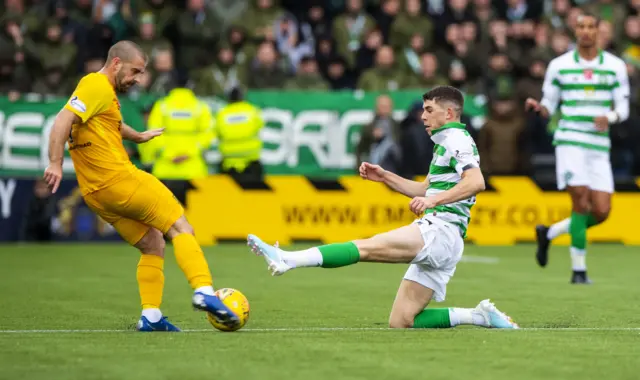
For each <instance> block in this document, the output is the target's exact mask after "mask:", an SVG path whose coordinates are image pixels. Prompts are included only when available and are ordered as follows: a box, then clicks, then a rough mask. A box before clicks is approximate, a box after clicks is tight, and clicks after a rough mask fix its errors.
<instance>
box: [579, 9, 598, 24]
mask: <svg viewBox="0 0 640 380" xmlns="http://www.w3.org/2000/svg"><path fill="white" fill-rule="evenodd" d="M580 17H591V18H593V19H594V20H596V26H598V25H600V17H598V16H596V14H595V13H592V12H587V11H583V12H582V14H580V16H578V20H579V19H580Z"/></svg>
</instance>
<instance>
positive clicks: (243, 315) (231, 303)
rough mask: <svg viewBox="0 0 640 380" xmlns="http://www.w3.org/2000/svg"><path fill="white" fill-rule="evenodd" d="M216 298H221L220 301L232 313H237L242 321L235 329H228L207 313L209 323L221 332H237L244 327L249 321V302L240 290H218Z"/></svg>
mask: <svg viewBox="0 0 640 380" xmlns="http://www.w3.org/2000/svg"><path fill="white" fill-rule="evenodd" d="M216 296H218V298H220V301H222V303H224V304H225V305H226V306H227V307H228V308H229V309H231V311H233V312H234V313H236V315H237V316H238V318H239V319H240V323H239V324H238V325H236V326H234V327H233V328H230V327H227V326H225V325H223V324H221V323H218V322H217V321H216V320H215V318H213V317H212V316H211V314H210V313H207V319H208V320H209V323H211V325H212V326H213V327H215V328H216V329H218V330H220V331H237V330H240V329H241V328H243V327H244V325H245V324H247V321H248V320H249V300H247V297H245V296H244V294H242V293H241V292H240V291H239V290H236V289H232V288H223V289H218V290H216Z"/></svg>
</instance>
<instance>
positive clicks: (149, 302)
mask: <svg viewBox="0 0 640 380" xmlns="http://www.w3.org/2000/svg"><path fill="white" fill-rule="evenodd" d="M164 246H165V243H164V238H163V237H162V233H161V232H160V231H158V230H156V229H155V228H150V229H149V231H147V233H146V234H145V235H144V236H143V237H142V239H140V241H139V242H138V243H137V244H135V247H136V248H138V249H139V250H140V253H141V255H140V261H139V262H138V268H137V272H136V278H137V280H138V288H139V291H140V302H141V304H142V315H141V316H140V320H138V323H137V325H136V329H137V330H138V331H146V332H151V331H180V329H179V328H177V327H176V326H174V325H173V324H171V323H170V322H169V321H168V320H167V318H166V317H164V316H163V315H162V312H161V311H160V305H161V304H162V293H163V291H164Z"/></svg>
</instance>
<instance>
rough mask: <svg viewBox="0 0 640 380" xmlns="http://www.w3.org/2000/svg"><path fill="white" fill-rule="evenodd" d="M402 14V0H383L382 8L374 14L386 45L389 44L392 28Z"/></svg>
mask: <svg viewBox="0 0 640 380" xmlns="http://www.w3.org/2000/svg"><path fill="white" fill-rule="evenodd" d="M399 12H400V0H381V2H380V7H379V8H378V10H377V12H375V13H374V19H375V21H376V25H377V26H378V28H380V31H381V32H382V37H383V39H384V43H385V44H388V43H389V35H390V32H391V26H392V25H393V23H394V20H395V19H396V16H398V13H399Z"/></svg>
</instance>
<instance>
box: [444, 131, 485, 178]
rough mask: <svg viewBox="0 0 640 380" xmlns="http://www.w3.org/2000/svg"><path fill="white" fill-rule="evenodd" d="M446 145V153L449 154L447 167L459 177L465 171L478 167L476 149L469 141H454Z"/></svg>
mask: <svg viewBox="0 0 640 380" xmlns="http://www.w3.org/2000/svg"><path fill="white" fill-rule="evenodd" d="M447 145H448V146H446V148H447V151H448V152H450V154H451V160H450V161H449V166H450V167H451V168H452V169H455V171H456V172H457V173H458V174H459V175H462V173H464V172H465V171H466V170H469V169H473V168H479V167H480V162H479V160H478V148H477V147H476V145H475V143H473V141H472V140H471V139H468V140H467V139H456V140H454V141H452V142H451V143H449V144H447Z"/></svg>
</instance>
